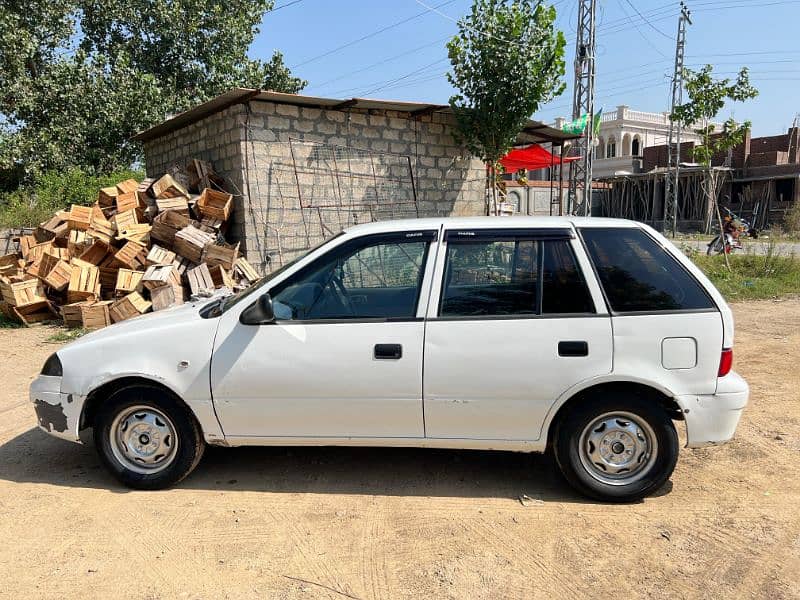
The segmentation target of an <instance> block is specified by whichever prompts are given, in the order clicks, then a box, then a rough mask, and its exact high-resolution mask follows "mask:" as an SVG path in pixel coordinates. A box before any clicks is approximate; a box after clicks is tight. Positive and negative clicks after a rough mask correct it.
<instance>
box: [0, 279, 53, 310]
mask: <svg viewBox="0 0 800 600" xmlns="http://www.w3.org/2000/svg"><path fill="white" fill-rule="evenodd" d="M0 293H1V294H2V296H3V302H6V303H8V304H9V305H11V306H16V307H22V306H28V305H30V304H36V303H37V302H42V301H44V300H46V299H47V298H45V295H44V288H43V287H42V282H41V281H39V280H38V279H36V278H31V279H25V280H24V281H16V282H5V281H0Z"/></svg>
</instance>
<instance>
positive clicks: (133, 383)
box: [78, 375, 203, 432]
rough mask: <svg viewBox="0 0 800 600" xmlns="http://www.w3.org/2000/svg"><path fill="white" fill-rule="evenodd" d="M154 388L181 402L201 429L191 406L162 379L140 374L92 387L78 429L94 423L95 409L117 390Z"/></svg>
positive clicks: (201, 429)
mask: <svg viewBox="0 0 800 600" xmlns="http://www.w3.org/2000/svg"><path fill="white" fill-rule="evenodd" d="M143 387H147V388H154V389H157V390H159V391H161V392H164V393H165V394H168V395H169V396H171V397H172V398H173V399H174V400H175V401H176V402H179V403H180V404H182V405H183V406H184V407H186V409H187V410H188V411H189V413H190V414H191V415H192V417H193V418H194V420H195V422H196V423H197V426H198V427H199V428H200V431H201V432H202V431H203V428H202V424H201V423H200V420H199V419H198V418H197V415H196V414H195V412H194V410H192V408H191V406H189V405H188V404H187V403H186V402H185V401H184V399H183V398H181V397H180V395H179V394H178V393H177V392H176V391H175V390H173V389H172V388H170V387H169V386H168V385H166V384H165V383H164V382H163V381H159V380H157V379H151V378H148V377H145V376H142V375H126V376H123V377H118V378H116V379H112V380H110V381H105V382H103V383H102V384H100V385H98V386H97V387H96V388H94V389H92V390H91V391H90V392H89V393H88V394H87V396H86V400H85V401H84V403H83V409H82V410H81V417H80V421H79V426H78V429H79V430H81V429H86V428H88V427H92V426H93V425H94V419H95V416H96V415H97V411H98V409H99V408H100V406H101V405H102V404H103V403H104V402H105V401H106V400H108V399H109V398H110V397H111V396H113V395H114V394H116V393H117V392H119V391H121V390H124V389H129V388H143Z"/></svg>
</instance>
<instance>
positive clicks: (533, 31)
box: [447, 0, 565, 165]
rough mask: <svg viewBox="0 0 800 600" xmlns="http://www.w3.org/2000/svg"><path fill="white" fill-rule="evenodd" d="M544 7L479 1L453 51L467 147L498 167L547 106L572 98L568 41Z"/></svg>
mask: <svg viewBox="0 0 800 600" xmlns="http://www.w3.org/2000/svg"><path fill="white" fill-rule="evenodd" d="M555 17H556V11H555V9H554V8H553V7H551V6H546V5H545V4H544V3H543V2H542V1H541V0H513V1H512V2H510V3H509V2H508V1H507V0H473V4H472V10H471V12H470V14H469V15H467V16H466V17H464V18H463V19H461V20H460V21H459V23H458V29H459V32H458V34H456V35H455V37H453V38H452V39H451V40H450V42H448V44H447V49H448V54H449V57H450V63H451V65H452V71H451V72H450V73H448V75H447V78H448V80H449V81H450V83H451V84H452V85H453V87H455V88H456V89H457V90H458V93H457V94H455V95H454V96H453V97H452V98H450V105H451V106H452V107H453V109H454V111H455V114H456V118H457V120H458V133H459V138H460V139H459V141H460V142H461V143H463V144H464V145H465V146H466V148H467V149H468V150H469V151H470V152H472V153H473V154H474V155H475V156H478V157H480V158H481V159H482V160H483V161H484V162H486V163H487V164H490V165H494V164H496V163H497V161H498V160H499V159H500V158H502V157H503V156H504V155H505V154H506V153H507V152H508V151H509V149H510V148H511V147H512V145H513V144H514V141H515V140H516V137H517V135H519V132H520V131H521V130H522V129H523V127H524V126H525V124H526V122H527V120H528V119H530V117H531V115H533V113H534V112H536V110H537V109H538V108H539V105H540V104H542V103H544V102H547V101H549V100H551V99H552V98H554V97H556V96H558V95H559V94H561V93H562V92H563V91H564V83H563V82H562V77H563V76H564V45H565V40H564V34H563V33H561V32H560V31H557V30H556V29H555V26H554V22H555Z"/></svg>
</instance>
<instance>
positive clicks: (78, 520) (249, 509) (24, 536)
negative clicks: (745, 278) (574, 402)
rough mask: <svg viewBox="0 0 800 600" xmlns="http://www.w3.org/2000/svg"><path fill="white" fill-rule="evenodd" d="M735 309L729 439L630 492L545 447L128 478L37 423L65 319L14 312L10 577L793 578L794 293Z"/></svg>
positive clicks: (323, 455) (238, 460) (1, 500)
mask: <svg viewBox="0 0 800 600" xmlns="http://www.w3.org/2000/svg"><path fill="white" fill-rule="evenodd" d="M734 312H735V313H736V318H737V332H736V346H735V349H736V350H735V356H736V360H735V368H736V369H737V370H738V371H740V372H741V373H742V374H743V375H744V376H745V377H746V378H747V379H748V380H749V382H750V385H751V387H752V399H751V405H750V406H749V407H748V409H747V411H746V413H745V416H744V418H743V421H742V423H741V425H740V426H739V430H738V433H737V437H736V439H735V441H733V442H732V443H730V444H728V445H726V446H723V447H720V448H710V449H702V450H686V449H682V450H681V458H680V460H679V463H678V468H677V470H676V471H675V474H674V475H673V477H672V481H671V482H670V483H668V484H667V485H666V486H665V488H664V489H662V490H661V491H660V493H659V494H658V495H657V496H656V497H651V498H648V499H646V500H645V501H643V502H640V503H637V504H633V505H618V506H615V505H604V504H599V503H595V502H592V501H589V500H586V499H584V498H582V497H579V496H577V495H575V494H574V493H573V492H572V491H571V490H570V489H569V488H568V487H567V486H566V484H565V483H564V482H563V481H562V480H561V478H560V477H559V475H558V474H557V472H556V467H555V465H554V463H553V461H552V460H551V459H550V458H548V457H543V456H528V455H522V454H510V453H496V452H466V451H464V452H456V451H431V450H371V449H323V448H319V449H313V448H312V449H296V448H292V449H211V450H210V451H209V452H208V453H207V455H206V457H205V458H204V460H203V462H202V463H201V464H200V466H199V468H198V469H197V471H196V472H195V473H194V474H193V475H192V476H191V477H190V478H189V479H187V480H186V481H185V482H183V483H182V484H181V485H180V486H179V487H178V488H176V489H172V490H169V491H163V492H133V491H129V490H127V489H125V488H122V487H120V486H119V485H117V484H116V483H115V482H114V481H113V480H112V479H111V478H110V477H109V476H108V475H106V473H105V471H104V470H103V469H102V468H101V466H100V464H99V462H98V459H97V457H96V456H95V452H94V449H93V448H92V447H89V446H80V445H76V444H70V443H68V442H61V441H59V440H56V439H52V438H50V437H48V436H47V435H46V434H44V433H41V432H39V431H38V430H37V429H35V428H34V422H35V420H34V415H33V409H32V407H31V406H30V405H29V403H28V400H27V387H28V384H29V382H30V380H31V379H32V378H33V377H34V376H35V373H36V372H37V370H38V369H39V367H40V366H41V364H42V363H43V361H44V359H45V358H46V356H47V355H48V354H50V353H51V352H53V351H54V350H55V348H56V345H54V344H50V343H46V342H45V341H44V340H45V338H46V337H47V336H48V335H50V334H51V333H52V332H51V331H50V330H48V329H46V328H40V329H20V330H0V385H2V388H1V389H2V390H3V393H2V394H0V417H2V418H1V419H0V539H2V542H3V543H2V545H0V597H3V598H23V597H25V598H33V597H44V598H64V597H78V596H80V597H84V598H142V599H145V598H245V597H249V598H255V597H260V598H332V599H341V598H361V599H372V598H375V599H378V598H550V597H555V596H557V597H570V598H580V597H593V598H594V597H598V596H601V595H602V596H605V595H609V596H611V597H614V598H645V597H647V598H666V597H680V598H694V597H700V598H737V599H738V598H755V597H758V598H800V392H799V391H798V390H800V370H798V352H800V299H794V300H785V301H782V302H753V303H745V304H739V305H736V306H735V307H734ZM522 494H527V495H528V496H529V497H531V498H532V499H533V502H532V503H528V504H529V505H528V506H523V505H522V504H521V503H520V501H519V497H520V496H521V495H522Z"/></svg>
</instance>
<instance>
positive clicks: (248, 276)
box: [233, 256, 261, 285]
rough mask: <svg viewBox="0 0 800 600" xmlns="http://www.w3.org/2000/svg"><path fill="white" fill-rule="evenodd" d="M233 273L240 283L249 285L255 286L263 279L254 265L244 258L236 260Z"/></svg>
mask: <svg viewBox="0 0 800 600" xmlns="http://www.w3.org/2000/svg"><path fill="white" fill-rule="evenodd" d="M233 272H234V274H235V275H236V276H237V278H238V279H239V280H240V281H244V282H245V283H247V284H248V285H250V284H253V283H255V282H256V281H258V280H259V279H261V276H260V275H259V274H258V271H256V270H255V268H254V267H253V265H251V264H250V263H249V262H247V259H246V258H245V257H244V256H240V257H239V258H237V259H236V264H235V265H234V267H233Z"/></svg>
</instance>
